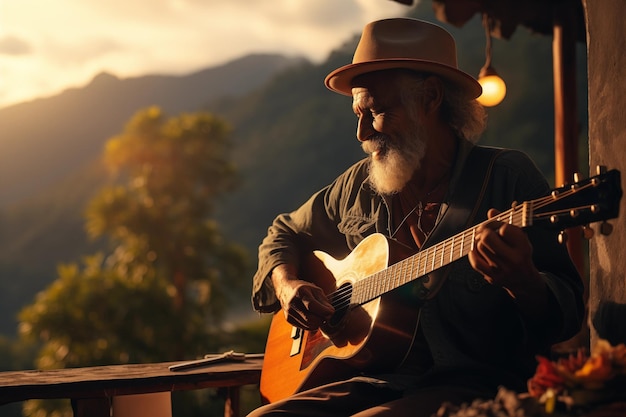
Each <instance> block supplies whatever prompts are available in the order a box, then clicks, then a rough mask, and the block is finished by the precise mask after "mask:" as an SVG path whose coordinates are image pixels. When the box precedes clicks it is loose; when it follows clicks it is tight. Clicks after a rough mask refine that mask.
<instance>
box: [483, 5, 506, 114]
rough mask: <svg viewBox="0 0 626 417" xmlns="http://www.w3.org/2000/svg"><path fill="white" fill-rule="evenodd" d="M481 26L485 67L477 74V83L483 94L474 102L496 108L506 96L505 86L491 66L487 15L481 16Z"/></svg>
mask: <svg viewBox="0 0 626 417" xmlns="http://www.w3.org/2000/svg"><path fill="white" fill-rule="evenodd" d="M483 26H484V27H485V36H486V38H487V43H486V46H485V65H483V67H482V68H481V69H480V72H479V73H478V83H479V84H480V85H481V87H482V88H483V92H482V94H481V95H480V97H478V98H477V99H476V100H478V102H479V103H480V104H482V105H483V106H486V107H492V106H497V105H498V104H500V102H501V101H502V100H503V99H504V96H505V95H506V84H505V83H504V80H503V79H502V78H500V76H499V75H498V73H497V72H496V70H495V69H494V68H493V67H492V66H491V25H490V23H489V17H488V15H487V13H485V14H483Z"/></svg>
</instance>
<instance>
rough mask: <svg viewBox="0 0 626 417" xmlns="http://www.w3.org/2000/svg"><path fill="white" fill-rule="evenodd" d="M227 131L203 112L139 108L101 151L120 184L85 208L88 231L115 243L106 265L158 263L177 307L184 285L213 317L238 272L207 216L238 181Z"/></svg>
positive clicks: (235, 255)
mask: <svg viewBox="0 0 626 417" xmlns="http://www.w3.org/2000/svg"><path fill="white" fill-rule="evenodd" d="M229 133H230V129H229V127H228V126H227V125H226V124H225V123H224V122H223V121H221V120H220V119H218V118H216V117H215V116H213V115H211V114H209V113H196V114H183V115H181V116H179V117H176V118H171V119H166V118H165V116H164V115H163V113H162V112H161V111H160V109H158V108H156V107H152V108H149V109H146V110H143V111H140V112H138V113H137V114H136V115H135V116H134V117H133V118H132V120H131V121H130V122H129V123H128V125H127V126H126V129H125V131H124V133H122V134H121V135H119V136H117V137H114V138H112V139H111V140H109V141H108V143H107V145H106V150H105V162H106V164H107V165H108V166H109V167H111V168H112V169H113V170H114V171H115V172H116V173H117V174H118V175H119V174H121V175H124V177H123V180H125V183H124V184H123V185H122V186H112V187H109V188H106V189H104V190H102V192H101V193H100V195H99V196H97V197H96V198H94V200H93V201H92V203H91V204H90V207H89V208H88V211H87V231H88V233H89V234H90V235H91V236H93V237H99V236H101V235H103V234H108V235H109V236H110V237H111V238H112V239H113V241H114V242H115V243H116V244H117V248H116V250H115V252H114V253H113V254H112V256H110V257H109V259H108V262H109V264H110V265H111V266H112V267H114V268H118V269H119V270H120V271H121V272H123V273H125V274H128V273H131V274H133V273H137V271H139V273H141V271H144V270H145V269H146V268H150V267H155V268H157V269H158V270H159V271H160V273H161V274H163V275H164V276H168V277H170V279H171V281H172V283H173V285H174V288H175V290H176V291H175V295H174V297H175V305H176V307H177V308H180V309H184V307H185V304H186V297H187V296H188V295H189V291H188V290H189V289H190V287H189V285H190V282H191V283H193V284H196V285H195V288H194V292H195V294H196V295H202V297H204V298H206V297H211V299H212V303H210V304H209V305H210V307H211V308H212V313H214V314H219V312H220V311H222V309H223V305H221V304H220V303H219V301H220V300H223V299H224V298H223V297H222V295H223V294H222V293H221V291H222V290H223V287H224V285H225V283H229V284H228V285H231V283H233V282H237V279H238V278H239V277H240V276H241V273H242V271H243V269H242V261H243V254H242V250H240V249H238V248H237V247H235V246H233V245H229V244H227V242H225V240H224V239H223V237H222V236H221V235H220V233H219V231H218V227H217V225H216V224H215V222H214V221H212V220H211V215H212V214H213V211H214V205H215V204H214V200H215V199H216V198H217V197H218V196H219V195H221V194H222V193H224V192H226V191H230V190H232V189H233V188H234V186H235V185H236V184H237V182H236V176H235V170H234V167H233V165H232V164H231V163H230V161H229V159H228V158H227V153H228V150H229V143H230V142H229V140H228V139H229ZM129 268H132V269H133V271H129Z"/></svg>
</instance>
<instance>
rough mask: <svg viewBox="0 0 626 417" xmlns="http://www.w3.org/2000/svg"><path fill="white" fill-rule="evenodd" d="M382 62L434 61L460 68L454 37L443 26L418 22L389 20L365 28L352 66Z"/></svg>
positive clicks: (399, 19) (373, 23)
mask: <svg viewBox="0 0 626 417" xmlns="http://www.w3.org/2000/svg"><path fill="white" fill-rule="evenodd" d="M380 59H412V60H420V61H430V62H435V63H439V64H443V65H448V66H450V67H453V68H457V58H456V44H455V42H454V39H453V38H452V35H450V33H448V32H447V31H446V30H445V29H443V28H441V27H440V26H437V25H434V24H432V23H428V22H424V21H420V20H415V19H403V18H398V19H385V20H379V21H376V22H372V23H369V24H368V25H366V26H365V28H364V29H363V33H362V35H361V39H360V40H359V44H358V45H357V48H356V51H355V53H354V57H353V59H352V63H353V64H357V63H361V62H368V61H376V60H380Z"/></svg>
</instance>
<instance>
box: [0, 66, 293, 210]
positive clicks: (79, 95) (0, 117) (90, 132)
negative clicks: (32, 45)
mask: <svg viewBox="0 0 626 417" xmlns="http://www.w3.org/2000/svg"><path fill="white" fill-rule="evenodd" d="M302 62H304V59H302V58H288V57H285V56H280V55H249V56H246V57H243V58H240V59H237V60H235V61H232V62H229V63H227V64H224V65H221V66H218V67H214V68H208V69H205V70H202V71H198V72H196V73H192V74H189V75H182V76H170V75H148V76H143V77H135V78H126V79H120V78H117V77H115V76H114V75H111V74H108V73H101V74H99V75H97V76H96V77H95V78H94V79H93V80H92V81H91V83H90V84H88V85H87V86H85V87H83V88H71V89H68V90H66V91H64V92H62V93H60V94H58V95H55V96H52V97H49V98H44V99H38V100H34V101H30V102H26V103H21V104H17V105H14V106H10V107H5V108H2V109H0V132H2V152H0V190H2V192H1V193H0V207H1V206H6V205H7V204H9V203H12V202H16V201H19V200H20V199H23V198H26V197H28V196H31V195H35V194H37V193H38V192H40V191H41V190H44V189H46V188H47V187H49V186H50V185H52V184H54V183H55V182H57V181H59V180H60V179H61V178H63V177H64V176H65V175H68V174H70V173H71V172H73V171H74V170H75V169H76V167H77V166H80V165H81V164H82V163H84V162H85V161H91V160H93V159H94V158H96V157H97V156H98V155H99V154H100V152H101V151H102V145H103V143H104V141H105V140H106V139H108V138H109V137H110V136H112V135H114V134H116V133H118V132H120V131H121V130H122V128H123V126H124V123H126V121H127V120H128V119H129V118H130V117H131V116H132V115H133V114H134V113H135V112H136V111H137V110H138V109H140V108H143V107H147V106H151V105H154V104H158V105H159V106H161V107H162V108H163V109H164V110H165V111H166V112H168V113H171V114H178V113H181V112H189V111H196V110H197V109H198V108H200V107H201V106H203V105H205V104H207V103H209V102H211V101H214V100H216V99H218V98H220V97H224V96H232V95H241V94H244V93H246V92H248V91H250V90H252V89H255V88H258V87H259V86H261V85H263V84H264V83H265V82H266V81H267V80H268V79H269V78H270V77H272V76H273V75H274V74H276V72H278V71H280V70H282V69H285V68H287V67H289V66H293V65H298V64H301V63H302Z"/></svg>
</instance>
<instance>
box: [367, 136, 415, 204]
mask: <svg viewBox="0 0 626 417" xmlns="http://www.w3.org/2000/svg"><path fill="white" fill-rule="evenodd" d="M416 129H417V130H414V131H411V132H410V133H408V134H406V135H402V137H398V138H396V139H397V140H395V141H392V140H390V139H389V137H388V136H382V135H381V136H378V137H376V138H373V139H371V140H367V141H365V142H363V145H362V146H363V150H364V151H365V152H367V153H370V154H372V156H371V158H370V164H369V179H370V182H371V184H372V186H373V187H374V190H376V191H377V192H378V193H380V194H395V193H398V192H400V191H402V189H403V188H404V186H405V185H406V184H407V182H409V180H410V179H411V178H412V177H413V174H414V173H415V171H416V170H417V169H419V167H420V166H421V163H422V159H423V158H424V155H425V154H426V141H425V137H424V135H423V134H421V129H419V127H417V128H416Z"/></svg>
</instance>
